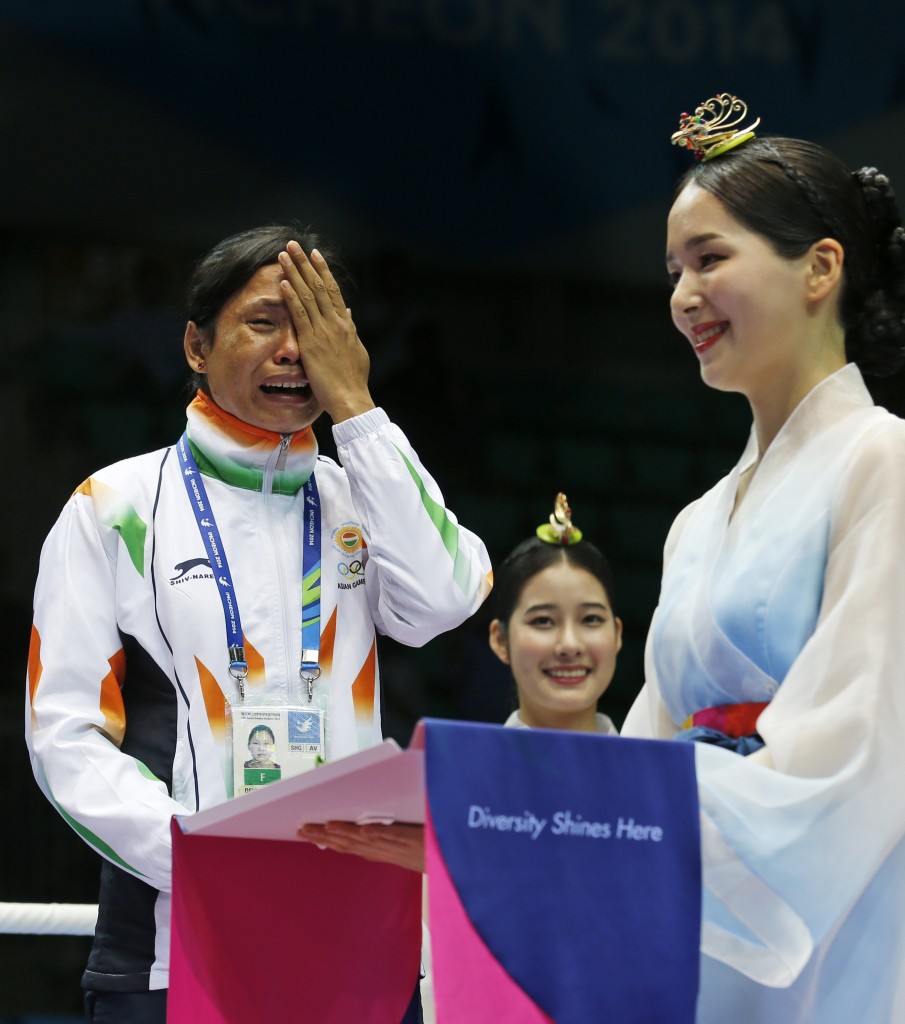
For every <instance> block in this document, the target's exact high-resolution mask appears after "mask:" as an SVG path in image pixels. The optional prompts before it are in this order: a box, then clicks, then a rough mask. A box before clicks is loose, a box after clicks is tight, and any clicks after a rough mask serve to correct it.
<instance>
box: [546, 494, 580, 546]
mask: <svg viewBox="0 0 905 1024" xmlns="http://www.w3.org/2000/svg"><path fill="white" fill-rule="evenodd" d="M537 535H538V537H540V539H541V540H542V541H545V542H546V543H547V544H577V543H578V542H579V541H580V540H581V536H582V535H581V530H579V529H578V527H577V526H573V525H572V509H570V508H569V500H568V498H566V496H565V495H564V494H563V493H562V491H560V492H559V494H557V495H556V501H555V502H554V504H553V515H551V516H550V521H549V522H546V523H541V525H540V526H538V528H537Z"/></svg>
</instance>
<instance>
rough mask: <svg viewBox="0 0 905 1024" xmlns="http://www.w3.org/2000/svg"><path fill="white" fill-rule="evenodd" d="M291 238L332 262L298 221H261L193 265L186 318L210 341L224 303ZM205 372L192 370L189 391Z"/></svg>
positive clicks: (276, 256) (198, 384) (275, 259)
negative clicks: (271, 222) (281, 222)
mask: <svg viewBox="0 0 905 1024" xmlns="http://www.w3.org/2000/svg"><path fill="white" fill-rule="evenodd" d="M290 240H294V241H296V242H298V243H299V245H300V246H301V247H302V249H303V250H304V251H305V253H306V254H307V255H310V253H311V250H312V249H317V250H318V251H319V252H320V253H321V255H323V256H324V257H325V258H326V259H327V262H328V263H331V265H332V263H333V262H334V258H333V255H332V253H329V252H327V251H326V250H325V249H324V248H323V247H322V246H321V245H320V244H319V241H318V237H317V235H315V234H314V232H312V231H311V229H310V228H307V227H305V226H303V225H302V224H301V223H299V222H298V221H291V222H289V223H287V224H264V225H262V226H261V227H257V228H250V229H249V230H247V231H240V232H239V233H238V234H235V235H230V236H229V238H224V239H223V241H222V242H218V243H217V244H216V245H215V246H214V247H213V248H212V249H211V250H210V252H208V253H206V254H205V255H204V256H202V257H201V259H200V260H198V262H197V263H196V264H195V266H194V268H193V270H192V273H191V276H190V277H189V282H188V286H187V288H186V296H185V307H186V314H187V317H186V318H187V319H188V320H192V321H194V323H195V325H196V326H197V327H198V328H199V329H200V330H203V331H208V332H209V335H210V340H211V341H212V342H213V338H214V331H215V328H216V324H217V317H218V316H219V315H220V311H221V310H222V309H223V307H224V306H225V305H226V303H227V302H229V300H230V299H231V298H232V297H233V295H235V294H236V292H237V291H239V290H240V289H241V288H243V287H244V286H245V285H246V284H247V283H248V282H249V281H250V280H251V279H252V278H253V277H254V276H255V274H256V273H257V272H258V271H259V270H260V269H261V268H262V267H267V266H270V265H271V264H274V263H277V262H278V259H279V255H280V253H281V252H283V250H284V249H285V248H286V243H287V242H289V241H290ZM204 380H205V378H204V375H203V374H199V373H193V374H192V378H191V385H190V386H191V391H192V393H194V391H195V390H196V389H197V388H199V387H203V385H204Z"/></svg>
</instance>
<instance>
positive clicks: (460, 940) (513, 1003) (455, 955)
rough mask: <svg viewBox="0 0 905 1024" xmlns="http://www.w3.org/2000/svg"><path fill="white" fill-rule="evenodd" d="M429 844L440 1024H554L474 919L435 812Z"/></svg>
mask: <svg viewBox="0 0 905 1024" xmlns="http://www.w3.org/2000/svg"><path fill="white" fill-rule="evenodd" d="M425 843H426V845H425V855H426V867H427V885H428V907H429V908H430V933H431V962H432V964H433V975H434V979H433V980H434V998H435V1001H436V1005H437V1024H484V1022H485V1021H486V1022H487V1024H554V1022H553V1021H552V1019H551V1018H550V1017H548V1016H547V1015H546V1014H545V1013H544V1012H543V1011H542V1010H541V1009H540V1007H539V1006H538V1005H537V1004H536V1003H534V1002H533V1001H532V1000H531V999H530V998H529V997H528V995H527V994H526V993H525V992H524V991H523V990H522V989H521V988H520V987H519V986H518V985H517V984H516V982H515V981H514V980H513V979H512V978H511V977H510V976H509V974H507V973H506V971H505V970H504V968H503V967H502V965H501V964H500V963H499V961H498V960H497V959H496V958H495V957H494V955H493V954H492V953H491V952H490V950H489V949H488V948H487V946H486V945H485V944H484V942H483V940H482V939H481V937H480V935H478V933H477V931H476V930H475V928H474V925H473V924H472V923H471V921H470V920H469V919H468V915H467V914H466V912H465V908H464V907H463V906H462V903H461V901H460V899H459V895H458V893H457V892H456V887H455V885H454V884H453V880H452V878H450V875H449V872H448V870H447V867H446V863H445V861H444V860H443V854H442V853H441V851H440V847H439V846H438V844H437V837H436V835H435V834H434V830H433V824H432V822H431V818H430V811H428V812H427V826H426V829H425Z"/></svg>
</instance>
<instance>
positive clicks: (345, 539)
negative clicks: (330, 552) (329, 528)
mask: <svg viewBox="0 0 905 1024" xmlns="http://www.w3.org/2000/svg"><path fill="white" fill-rule="evenodd" d="M331 539H332V541H333V547H334V548H336V550H337V551H338V552H339V553H340V554H341V555H347V556H349V557H351V556H352V555H355V554H357V553H358V552H359V551H361V550H362V548H364V546H365V543H364V540H363V538H362V536H361V526H360V524H358V523H343V524H342V525H341V526H338V527H337V528H336V529H335V530H334V531H333V536H332V538H331Z"/></svg>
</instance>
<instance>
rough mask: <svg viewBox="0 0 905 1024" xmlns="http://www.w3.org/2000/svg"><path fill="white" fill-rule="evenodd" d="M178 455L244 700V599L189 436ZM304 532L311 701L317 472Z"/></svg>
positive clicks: (317, 570) (305, 645)
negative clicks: (241, 612) (239, 597)
mask: <svg viewBox="0 0 905 1024" xmlns="http://www.w3.org/2000/svg"><path fill="white" fill-rule="evenodd" d="M179 457H180V459H181V461H182V482H183V483H184V484H185V493H186V494H187V495H188V499H189V504H190V505H191V506H192V511H193V512H194V514H195V522H196V523H197V524H198V532H199V533H200V534H201V540H202V541H203V542H204V547H205V550H206V551H207V557H208V560H209V561H210V564H211V570H212V572H213V574H214V579H215V580H216V581H217V589H218V592H219V594H220V603H221V604H222V605H223V620H224V624H225V627H226V647H227V651H228V654H229V674H230V675H231V676H232V677H233V679H235V680H236V684H237V685H238V687H239V695H240V697H241V698H242V700H244V699H245V677H246V676H247V675H248V662H247V660H246V658H245V644H244V640H243V633H242V620H241V618H240V616H239V602H238V600H237V598H236V593H235V588H234V587H233V578H232V573H231V572H230V571H229V562H228V561H227V560H226V551H225V549H224V547H223V541H222V540H221V539H220V531H219V530H218V529H217V520H216V517H215V516H214V510H213V509H212V508H211V504H210V501H209V500H208V497H207V490H206V489H205V486H204V480H203V479H202V476H201V471H200V470H199V469H198V463H197V462H196V461H195V456H194V455H193V454H192V449H191V447H190V446H189V443H188V436H187V434H185V433H183V435H182V437H181V438H180V439H179ZM304 529H305V533H304V538H303V542H302V662H301V665H300V666H299V673H300V674H301V676H302V679H304V680H305V682H306V683H307V684H308V700H309V701H310V700H311V699H312V697H313V695H314V681H315V680H316V679H317V678H318V676H319V675H320V671H321V670H320V666H319V664H318V659H319V657H320V621H321V619H320V597H321V588H320V579H321V559H320V551H321V506H320V497H319V495H318V491H317V484H316V483H315V480H314V473H312V474H311V476H310V477H309V478H308V481H307V483H306V484H305V528H304Z"/></svg>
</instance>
